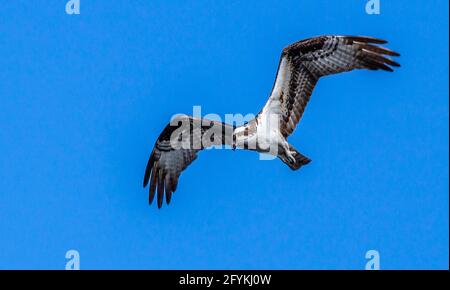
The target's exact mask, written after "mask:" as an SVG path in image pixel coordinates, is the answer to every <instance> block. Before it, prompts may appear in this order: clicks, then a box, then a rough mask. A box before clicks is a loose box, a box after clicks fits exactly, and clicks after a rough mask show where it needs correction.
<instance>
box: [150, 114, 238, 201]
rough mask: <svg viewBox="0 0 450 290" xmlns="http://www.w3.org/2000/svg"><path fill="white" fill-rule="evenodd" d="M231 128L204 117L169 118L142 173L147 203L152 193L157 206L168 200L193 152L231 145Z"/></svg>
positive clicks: (192, 158) (193, 158)
mask: <svg viewBox="0 0 450 290" xmlns="http://www.w3.org/2000/svg"><path fill="white" fill-rule="evenodd" d="M232 135H233V127H232V126H230V125H226V124H224V123H220V122H215V121H211V120H207V119H195V118H193V117H189V116H182V117H178V118H176V119H174V120H173V121H171V122H170V123H169V124H168V125H167V126H166V127H165V128H164V130H163V131H162V132H161V134H160V136H159V138H158V140H157V141H156V143H155V146H154V147H153V150H152V153H151V155H150V158H149V160H148V163H147V168H146V169H145V175H144V184H143V185H144V187H146V186H147V185H148V184H149V183H150V187H149V204H151V203H152V202H153V199H154V197H155V193H157V196H158V208H161V206H162V204H163V198H164V193H165V194H166V202H167V204H169V203H170V200H171V198H172V193H173V192H175V191H176V189H177V185H178V179H179V176H180V174H181V172H182V171H183V170H185V169H186V168H187V167H188V166H189V164H191V163H192V162H193V161H194V160H195V159H196V158H197V153H198V152H199V151H200V150H203V149H204V148H207V147H210V146H214V145H232V142H233V141H232Z"/></svg>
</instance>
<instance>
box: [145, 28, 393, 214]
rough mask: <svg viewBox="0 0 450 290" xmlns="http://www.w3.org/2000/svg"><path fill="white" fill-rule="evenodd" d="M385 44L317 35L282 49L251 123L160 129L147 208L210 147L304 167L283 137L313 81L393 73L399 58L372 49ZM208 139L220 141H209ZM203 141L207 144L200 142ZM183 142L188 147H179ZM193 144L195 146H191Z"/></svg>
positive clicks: (184, 120)
mask: <svg viewBox="0 0 450 290" xmlns="http://www.w3.org/2000/svg"><path fill="white" fill-rule="evenodd" d="M385 43H387V42H386V41H384V40H381V39H377V38H372V37H365V36H320V37H314V38H309V39H305V40H302V41H299V42H296V43H293V44H291V45H289V46H287V47H286V48H284V49H283V51H282V53H281V58H280V62H279V65H278V71H277V75H276V78H275V82H274V85H273V88H272V92H271V94H270V97H269V100H268V101H267V103H266V104H265V106H264V107H263V109H262V110H261V111H260V112H259V113H258V115H257V116H256V117H255V118H254V119H253V120H251V121H249V122H248V123H246V124H244V125H242V126H239V127H236V126H233V125H230V124H225V123H221V122H216V121H211V120H207V119H199V118H193V117H190V116H182V117H178V118H176V119H175V121H174V122H173V121H172V122H171V123H169V124H168V125H167V126H166V127H165V128H164V130H163V131H162V133H161V135H160V136H159V138H158V140H157V141H156V143H155V145H154V148H153V151H152V153H151V155H150V158H149V160H148V163H147V168H146V170H145V175H144V187H146V186H147V185H148V184H149V183H150V187H149V204H151V203H152V201H153V199H154V196H155V193H156V192H157V198H158V208H161V206H162V204H163V198H164V193H165V197H166V203H167V204H169V203H170V200H171V198H172V193H173V192H175V190H176V189H177V184H178V178H179V176H180V174H181V172H182V171H183V170H184V169H186V167H188V166H189V164H191V163H192V162H193V161H194V160H195V159H196V158H197V153H198V152H199V151H201V150H203V149H205V148H208V147H210V146H214V145H229V146H231V147H233V149H235V148H236V147H237V148H242V149H247V150H253V151H258V152H265V153H268V154H272V155H274V156H277V157H278V158H280V159H281V161H283V162H284V163H285V164H287V165H288V166H289V167H290V168H291V169H292V170H297V169H299V168H300V167H302V166H303V165H306V164H308V163H309V162H310V161H311V160H310V159H309V158H308V157H306V156H304V155H303V154H301V153H300V152H298V151H297V150H296V149H295V148H294V147H293V146H292V145H291V144H289V143H288V141H287V138H288V137H289V135H291V134H292V132H293V131H294V129H295V127H296V126H297V124H298V123H299V121H300V119H301V117H302V115H303V112H304V110H305V108H306V105H307V103H308V101H309V98H310V96H311V94H312V91H313V89H314V87H315V85H316V84H317V81H318V80H319V78H321V77H323V76H327V75H332V74H337V73H341V72H347V71H351V70H353V69H369V70H384V71H389V72H392V71H393V70H392V68H391V67H399V66H400V65H399V64H398V63H397V62H395V61H393V60H392V59H390V58H389V57H387V56H400V54H398V53H396V52H394V51H392V50H389V49H387V48H384V47H381V46H379V45H377V44H385ZM180 124H184V126H182V125H180ZM194 127H197V130H195V128H194ZM193 128H194V129H193ZM210 131H212V132H210ZM207 134H208V136H206V135H207ZM213 135H216V136H220V138H214V140H210V139H211V138H210V137H211V136H213ZM205 137H206V140H208V141H211V142H199V140H202V141H204V140H205ZM182 139H184V141H182ZM186 140H187V143H188V145H189V146H181V143H183V142H186ZM196 141H197V143H199V144H200V145H199V146H196V147H195V146H192V145H193V143H195V142H196ZM205 143H206V144H205ZM251 144H253V145H254V146H250V145H251ZM250 147H251V148H250ZM268 148H271V149H274V148H275V150H268Z"/></svg>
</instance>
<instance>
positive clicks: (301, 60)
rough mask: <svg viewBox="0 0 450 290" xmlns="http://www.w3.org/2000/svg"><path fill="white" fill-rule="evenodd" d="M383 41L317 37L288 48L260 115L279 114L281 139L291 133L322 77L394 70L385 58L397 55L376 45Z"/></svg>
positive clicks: (388, 59) (367, 38)
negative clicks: (360, 71) (349, 72)
mask: <svg viewBox="0 0 450 290" xmlns="http://www.w3.org/2000/svg"><path fill="white" fill-rule="evenodd" d="M384 43H387V42H386V41H384V40H381V39H376V38H370V37H364V36H320V37H315V38H310V39H306V40H303V41H299V42H296V43H294V44H291V45H289V46H287V47H286V48H285V49H284V50H283V53H282V55H281V59H280V65H279V68H278V72H277V78H276V80H275V84H274V88H273V91H272V94H271V96H270V98H269V101H268V102H267V104H266V106H265V107H264V109H263V111H262V113H275V114H279V115H280V118H279V119H280V130H281V133H282V134H283V136H284V137H288V136H289V135H290V134H292V132H293V131H294V129H295V127H296V126H297V124H298V122H299V121H300V119H301V117H302V115H303V112H304V110H305V108H306V105H307V103H308V101H309V98H310V96H311V94H312V91H313V89H314V87H315V85H316V83H317V81H318V80H319V78H320V77H322V76H327V75H331V74H337V73H341V72H346V71H351V70H353V69H369V70H385V71H390V72H391V71H393V70H392V68H391V66H393V67H398V66H400V65H399V64H398V63H396V62H395V61H393V60H391V59H390V58H388V57H387V56H399V54H398V53H396V52H394V51H392V50H389V49H386V48H384V47H381V46H378V45H376V44H384Z"/></svg>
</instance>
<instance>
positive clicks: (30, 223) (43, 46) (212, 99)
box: [0, 0, 449, 269]
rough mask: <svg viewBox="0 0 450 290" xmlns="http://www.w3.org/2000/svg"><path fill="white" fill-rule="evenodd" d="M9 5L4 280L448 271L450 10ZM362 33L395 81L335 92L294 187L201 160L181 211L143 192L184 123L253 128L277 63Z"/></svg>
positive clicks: (309, 129) (0, 71) (323, 97)
mask: <svg viewBox="0 0 450 290" xmlns="http://www.w3.org/2000/svg"><path fill="white" fill-rule="evenodd" d="M65 3H66V1H65V0H52V1H47V2H46V3H45V4H44V3H41V2H39V1H26V0H15V1H5V3H2V5H1V9H0V54H1V55H2V57H1V58H0V79H1V81H0V152H1V153H2V157H1V162H0V177H1V178H0V249H1V250H0V269H9V268H12V269H29V268H31V269H64V267H65V263H66V259H65V253H66V251H68V250H70V249H76V250H77V251H79V253H80V258H81V268H82V269H122V268H123V269H233V268H237V269H364V266H365V263H366V259H365V253H366V252H367V251H368V250H371V249H375V250H377V251H379V253H380V256H381V268H382V269H430V268H431V269H443V268H448V255H449V252H448V243H449V240H448V239H449V232H448V227H449V224H448V219H449V208H448V204H449V199H448V190H449V181H448V174H449V163H448V161H449V156H448V147H449V144H448V140H449V136H448V118H449V111H448V106H449V103H448V100H449V91H448V76H449V75H448V74H449V68H448V61H449V60H448V1H445V0H442V1H427V2H426V4H425V1H413V0H409V1H386V0H381V14H380V15H368V14H366V13H365V7H364V6H365V3H366V1H365V0H358V1H350V0H348V1H325V0H319V1H317V0H315V1H312V0H311V1H306V0H304V1H300V0H295V1H288V0H283V1H279V0H278V1H261V0H258V1H253V0H252V1H250V0H249V1H218V0H217V1H206V0H205V1H174V0H173V1H172V0H171V1H162V0H161V1H159V0H152V1H148V0H140V1H138V0H134V1H125V0H120V1H119V0H115V1H106V0H102V1H100V0H90V1H85V0H81V14H80V15H71V16H69V15H67V14H65ZM321 34H354V35H369V36H375V37H379V38H384V39H387V40H389V41H390V43H389V45H388V47H389V48H392V49H394V50H396V51H399V52H400V53H401V54H402V57H401V58H400V59H399V61H400V62H401V64H402V67H401V68H400V69H399V70H397V71H396V72H395V73H393V74H389V73H384V72H369V71H357V72H352V73H348V74H341V75H337V76H333V77H328V78H326V79H322V80H321V81H320V82H319V85H318V86H317V87H316V89H315V91H314V94H313V96H312V99H311V101H310V103H309V106H308V107H307V109H306V113H305V115H304V118H303V119H302V122H301V123H300V125H299V126H298V128H297V130H296V131H295V134H294V135H293V136H292V137H291V138H290V142H291V143H292V144H294V146H295V147H296V148H298V149H299V151H301V152H302V153H304V154H305V155H307V156H308V157H310V158H311V159H312V160H313V161H312V163H311V164H309V165H308V166H305V167H304V168H302V169H301V170H299V171H296V172H293V171H291V170H290V169H289V168H288V167H287V166H286V165H284V164H283V163H282V162H281V161H280V160H274V161H259V160H258V155H257V154H255V153H252V152H245V151H236V152H230V151H224V150H222V151H221V150H215V151H209V152H202V153H201V154H200V156H199V158H198V160H197V161H195V162H194V163H193V164H192V165H191V166H190V167H189V168H188V169H187V170H186V171H185V172H184V173H183V174H182V176H181V179H180V184H179V187H178V190H177V192H176V193H175V194H174V196H173V199H172V203H171V205H170V206H168V207H167V206H164V207H163V209H161V210H157V208H156V206H155V205H153V206H151V207H149V206H148V204H147V191H146V190H144V189H143V188H142V187H141V183H142V177H143V173H144V169H145V165H146V162H147V158H148V155H149V154H150V152H151V149H152V147H153V144H154V141H155V139H156V138H157V136H158V135H159V133H160V131H161V130H162V129H163V127H164V126H165V125H166V123H167V122H168V121H169V119H170V117H171V116H172V115H173V114H175V113H187V114H190V113H192V106H193V105H201V106H202V111H203V113H205V114H206V113H217V114H222V115H224V114H226V113H245V114H246V113H257V112H258V111H259V110H260V108H261V107H262V106H263V104H264V103H265V101H266V99H267V97H268V94H269V92H270V89H271V87H272V84H273V80H274V77H275V72H276V68H277V64H278V57H279V55H280V52H281V49H282V48H283V47H284V46H285V45H287V44H289V43H292V42H294V41H297V40H300V39H303V38H307V37H311V36H315V35H321Z"/></svg>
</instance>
